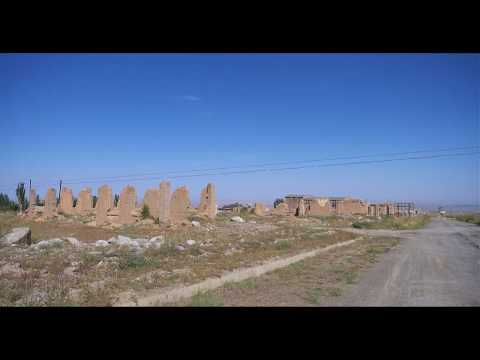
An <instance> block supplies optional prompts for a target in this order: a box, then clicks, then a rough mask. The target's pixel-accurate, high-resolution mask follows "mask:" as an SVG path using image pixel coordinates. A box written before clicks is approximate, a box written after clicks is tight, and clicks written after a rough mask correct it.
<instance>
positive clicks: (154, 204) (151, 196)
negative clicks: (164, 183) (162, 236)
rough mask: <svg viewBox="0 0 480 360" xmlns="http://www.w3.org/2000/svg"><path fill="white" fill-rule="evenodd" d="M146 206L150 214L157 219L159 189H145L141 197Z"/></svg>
mask: <svg viewBox="0 0 480 360" xmlns="http://www.w3.org/2000/svg"><path fill="white" fill-rule="evenodd" d="M143 204H145V205H147V206H148V210H149V211H150V215H151V216H152V217H153V218H154V219H157V218H158V217H159V216H160V189H147V191H145V195H144V197H143V203H142V205H143Z"/></svg>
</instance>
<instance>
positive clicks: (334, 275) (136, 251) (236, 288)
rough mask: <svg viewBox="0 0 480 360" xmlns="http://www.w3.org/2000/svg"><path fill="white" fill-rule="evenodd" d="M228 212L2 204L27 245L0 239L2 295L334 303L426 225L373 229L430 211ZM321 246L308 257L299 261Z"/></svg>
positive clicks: (180, 302)
mask: <svg viewBox="0 0 480 360" xmlns="http://www.w3.org/2000/svg"><path fill="white" fill-rule="evenodd" d="M235 215H236V214H231V213H219V214H218V215H217V216H216V217H215V219H209V218H208V217H202V216H195V215H193V216H191V217H190V218H189V219H188V221H184V222H182V223H181V224H176V225H165V224H155V223H152V222H139V223H136V224H134V225H124V226H121V227H97V226H92V225H91V221H92V219H91V217H89V216H80V215H61V216H57V217H54V218H51V219H47V220H43V221H38V219H37V220H34V219H30V218H28V217H21V216H17V214H16V213H15V212H3V213H1V215H0V235H3V234H7V233H8V232H9V231H10V230H11V229H13V228H16V227H28V228H29V229H30V230H31V244H30V245H28V244H11V245H9V246H5V245H4V246H2V247H1V248H0V304H1V305H2V306H126V305H165V306H184V305H187V306H201V305H218V306H220V305H224V306H229V305H232V306H270V305H280V306H295V305H302V306H303V305H322V304H327V305H340V304H343V301H344V300H343V294H344V291H345V290H346V289H347V288H348V287H349V286H350V285H353V284H355V283H356V282H357V279H358V278H359V277H360V278H361V276H363V275H362V274H363V273H364V272H365V271H367V270H366V269H369V268H371V267H372V266H374V265H375V263H376V262H377V261H378V260H379V259H382V258H383V257H385V256H386V255H385V253H387V252H389V251H390V249H392V248H394V247H396V246H397V245H400V247H404V245H403V242H406V241H408V240H407V239H408V237H405V235H404V234H405V231H407V232H408V231H420V232H421V231H427V230H389V231H386V232H385V233H382V231H381V230H370V229H372V228H373V229H375V228H382V227H385V228H388V229H397V228H398V229H402V228H407V229H415V228H422V227H424V226H425V225H426V224H428V223H429V219H430V218H429V217H427V216H417V217H411V218H409V217H405V218H398V219H393V218H368V217H365V216H335V215H333V216H332V215H330V216H310V217H296V216H276V215H269V216H256V215H254V214H252V213H249V212H244V213H241V214H239V215H240V216H239V217H240V218H241V220H242V221H239V220H238V219H237V217H236V216H235ZM234 220H237V221H234ZM443 221H446V220H443ZM448 221H450V220H448ZM437 222H438V221H437V220H435V221H434V222H432V223H431V224H437ZM431 226H432V225H427V228H426V229H429V228H430V227H431ZM462 226H464V227H465V226H466V227H467V228H468V226H474V225H462ZM455 229H456V231H457V230H458V229H459V228H458V226H457V228H455ZM442 231H443V230H442V229H439V232H440V233H441V232H442ZM378 232H379V233H378ZM332 245H335V246H336V245H339V246H338V247H335V246H332ZM318 250H320V253H318V254H317V253H315V254H314V255H315V256H313V255H309V257H308V258H305V259H301V260H298V259H299V258H298V257H299V256H300V257H302V256H303V255H304V254H309V253H311V254H313V253H312V251H313V252H315V251H318ZM324 250H325V251H324ZM322 251H323V252H322ZM275 262H280V263H282V262H283V263H282V264H284V265H281V266H280V267H281V268H279V269H276V268H272V271H266V272H261V271H260V272H259V271H257V270H255V271H254V272H253V273H252V274H253V275H252V274H250V275H247V276H246V277H247V278H245V277H244V278H243V279H244V280H243V281H236V280H234V281H229V280H228V279H235V277H233V278H232V277H231V276H230V275H231V274H233V273H235V272H238V271H243V269H247V270H248V269H257V268H258V269H261V268H262V267H267V268H268V266H270V265H271V264H274V263H275ZM229 274H230V275H229ZM229 276H230V277H229ZM223 278H225V279H227V280H226V281H223V280H222V282H221V283H219V285H218V286H217V285H216V286H214V289H211V290H210V289H208V288H207V291H203V290H202V288H201V287H199V288H198V289H197V288H195V286H196V285H195V284H202V282H203V283H204V282H206V281H207V282H208V281H210V280H212V279H214V280H215V279H217V280H218V279H223ZM217 283H218V281H217ZM379 283H380V282H379ZM189 286H190V287H192V286H193V289H196V290H195V291H194V292H192V291H190V292H188V291H187V292H182V294H184V295H185V296H184V297H181V298H176V297H174V298H172V301H165V300H164V301H162V302H159V301H156V302H155V301H154V300H155V299H159V298H161V297H162V294H165V293H168V292H172V291H174V292H175V291H177V290H179V289H180V290H182V289H185V288H187V289H188V288H189ZM182 291H183V290H182ZM157 295H159V296H160V297H158V296H157ZM182 296H183V295H182ZM372 296H373V298H372V297H370V298H369V297H368V296H367V297H366V299H367V301H366V302H369V301H370V303H371V304H376V302H375V301H376V298H375V296H374V295H372ZM142 299H143V300H142ZM145 299H153V300H152V301H151V302H147V301H145ZM346 299H347V298H346ZM353 303H354V304H355V301H353ZM358 303H359V304H360V303H361V302H360V301H359V302H358ZM364 303H365V302H364ZM346 304H347V303H346Z"/></svg>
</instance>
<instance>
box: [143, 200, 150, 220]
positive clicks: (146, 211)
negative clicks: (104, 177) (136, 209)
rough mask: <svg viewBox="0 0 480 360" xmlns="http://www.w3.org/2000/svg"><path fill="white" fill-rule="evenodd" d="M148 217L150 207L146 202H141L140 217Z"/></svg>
mask: <svg viewBox="0 0 480 360" xmlns="http://www.w3.org/2000/svg"><path fill="white" fill-rule="evenodd" d="M149 217H150V209H149V208H148V205H147V204H143V206H142V219H144V220H145V219H148V218H149Z"/></svg>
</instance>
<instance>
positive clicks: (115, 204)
mask: <svg viewBox="0 0 480 360" xmlns="http://www.w3.org/2000/svg"><path fill="white" fill-rule="evenodd" d="M119 199H120V196H119V195H118V194H115V197H114V198H113V205H114V206H115V207H117V206H118V200H119Z"/></svg>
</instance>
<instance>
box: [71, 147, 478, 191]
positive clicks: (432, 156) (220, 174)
mask: <svg viewBox="0 0 480 360" xmlns="http://www.w3.org/2000/svg"><path fill="white" fill-rule="evenodd" d="M474 154H480V152H470V153H455V154H439V155H429V156H417V157H405V158H392V159H382V160H365V161H353V162H344V163H332V164H322V165H309V166H296V167H285V168H273V169H253V170H239V171H229V172H220V173H200V174H189V175H176V176H170V177H139V178H132V179H128V181H129V182H134V181H145V180H157V179H158V180H159V179H165V180H170V179H180V178H190V177H202V176H225V175H237V174H252V173H259V172H276V171H289V170H300V169H308V168H321V167H330V166H349V165H360V164H374V163H385V162H392V161H405V160H421V159H434V158H441V157H455V156H465V155H474ZM121 181H125V180H124V179H114V180H111V182H121ZM95 182H96V181H95ZM95 182H94V181H91V182H83V183H95ZM64 184H73V183H64Z"/></svg>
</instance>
